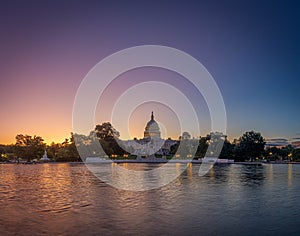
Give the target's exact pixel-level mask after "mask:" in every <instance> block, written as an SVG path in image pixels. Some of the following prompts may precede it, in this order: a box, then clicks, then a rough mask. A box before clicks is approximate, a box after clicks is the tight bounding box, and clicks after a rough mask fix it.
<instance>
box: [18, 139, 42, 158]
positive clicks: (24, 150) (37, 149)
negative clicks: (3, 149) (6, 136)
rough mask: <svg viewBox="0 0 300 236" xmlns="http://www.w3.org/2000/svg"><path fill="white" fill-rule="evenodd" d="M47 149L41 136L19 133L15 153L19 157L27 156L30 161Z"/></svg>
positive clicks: (40, 155)
mask: <svg viewBox="0 0 300 236" xmlns="http://www.w3.org/2000/svg"><path fill="white" fill-rule="evenodd" d="M44 149H45V143H44V140H43V139H42V138H41V137H40V136H36V135H34V136H33V137H32V136H30V135H23V134H18V135H17V136H16V144H15V154H16V155H17V157H19V158H23V157H25V158H27V160H28V161H30V160H31V159H34V158H40V157H42V156H43V153H44Z"/></svg>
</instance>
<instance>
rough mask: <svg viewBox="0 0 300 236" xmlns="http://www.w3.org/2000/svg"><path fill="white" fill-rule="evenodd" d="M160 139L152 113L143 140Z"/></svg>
mask: <svg viewBox="0 0 300 236" xmlns="http://www.w3.org/2000/svg"><path fill="white" fill-rule="evenodd" d="M150 137H151V138H152V137H156V138H160V130H159V126H158V124H157V122H156V121H155V120H154V115H153V112H152V113H151V120H149V121H148V123H147V125H146V128H145V132H144V138H150Z"/></svg>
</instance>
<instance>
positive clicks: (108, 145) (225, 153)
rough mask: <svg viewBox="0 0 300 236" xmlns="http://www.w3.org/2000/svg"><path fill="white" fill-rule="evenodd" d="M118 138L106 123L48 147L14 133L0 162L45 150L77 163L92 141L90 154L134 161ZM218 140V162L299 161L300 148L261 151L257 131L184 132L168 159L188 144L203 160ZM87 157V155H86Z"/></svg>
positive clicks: (1, 148) (3, 148) (0, 154)
mask: <svg viewBox="0 0 300 236" xmlns="http://www.w3.org/2000/svg"><path fill="white" fill-rule="evenodd" d="M119 136H120V135H119V132H118V131H117V130H116V129H115V128H114V127H113V126H112V125H111V124H110V123H109V122H105V123H103V124H101V125H97V126H96V127H95V129H94V130H93V131H92V132H91V133H90V134H89V135H88V136H85V135H79V134H73V133H71V136H70V138H67V139H65V140H64V142H62V143H54V142H52V143H51V144H50V145H47V144H46V143H45V142H44V140H43V138H42V137H40V136H37V135H34V136H31V135H23V134H18V135H17V136H16V138H15V139H16V142H15V144H12V145H0V161H9V160H16V159H26V160H27V161H31V160H33V159H37V160H38V159H40V158H41V157H42V156H43V154H44V152H45V150H46V151H47V155H48V158H50V159H51V160H53V161H58V162H60V161H72V162H76V161H81V158H80V155H79V154H78V151H77V148H76V145H77V146H80V145H83V146H85V147H88V145H92V144H91V143H92V142H91V140H92V139H96V140H97V142H100V144H101V146H102V148H103V151H104V153H96V152H95V153H94V155H103V154H105V155H108V156H109V157H110V158H124V157H125V158H134V156H132V155H131V154H130V152H128V150H127V151H125V150H124V149H123V148H122V147H121V146H120V145H119V143H120V142H117V140H118V139H119ZM183 137H187V138H183ZM218 138H222V139H223V142H222V143H223V146H221V147H219V148H220V150H219V151H220V155H219V158H221V159H233V160H235V161H256V160H260V161H261V160H266V161H277V160H281V161H300V149H295V148H293V147H292V146H291V145H288V146H286V147H282V148H277V147H271V148H265V144H266V142H265V139H264V138H263V137H262V135H261V134H260V133H259V132H255V131H247V132H245V133H244V134H243V135H242V136H241V137H240V138H239V139H237V140H235V141H233V142H230V141H229V140H228V139H227V136H225V135H213V133H211V134H208V135H207V136H205V137H200V138H199V139H191V137H190V135H189V134H188V133H186V132H185V133H184V134H183V136H180V137H179V140H178V141H177V143H176V144H175V145H173V146H171V148H170V156H169V158H172V157H174V158H176V156H175V154H176V155H178V158H185V157H186V156H187V155H188V153H189V147H190V146H189V145H192V146H194V148H195V149H194V150H196V151H195V153H194V155H193V156H194V158H195V159H199V158H203V157H204V156H207V155H209V154H210V153H208V154H207V151H208V147H209V146H210V147H211V146H213V145H214V144H215V143H218V142H216V139H218ZM75 140H76V142H75ZM184 142H189V145H183V146H184V147H185V148H183V149H178V148H179V146H180V144H181V143H184ZM88 154H89V155H90V153H88Z"/></svg>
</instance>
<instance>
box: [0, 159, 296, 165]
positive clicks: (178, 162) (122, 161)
mask: <svg viewBox="0 0 300 236" xmlns="http://www.w3.org/2000/svg"><path fill="white" fill-rule="evenodd" d="M111 163H116V164H122V163H132V164H139V163H141V164H165V163H174V164H189V163H192V164H215V165H232V164H235V165H270V164H276V165H277V164H284V165H285V164H294V165H299V164H300V162H228V163H226V162H216V163H213V162H202V161H199V160H192V161H191V160H138V161H137V160H102V161H99V162H94V163H92V162H91V163H86V162H37V163H33V162H31V163H26V162H24V163H16V162H0V165H2V164H4V165H5V164H8V165H12V164H15V165H36V164H37V165H40V164H89V165H91V164H111Z"/></svg>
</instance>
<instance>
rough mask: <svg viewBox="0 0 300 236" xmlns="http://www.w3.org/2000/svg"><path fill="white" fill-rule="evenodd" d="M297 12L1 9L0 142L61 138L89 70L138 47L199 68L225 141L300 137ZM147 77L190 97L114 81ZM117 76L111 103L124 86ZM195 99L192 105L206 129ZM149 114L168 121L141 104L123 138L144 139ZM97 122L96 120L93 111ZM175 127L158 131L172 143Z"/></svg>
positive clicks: (189, 7)
mask: <svg viewBox="0 0 300 236" xmlns="http://www.w3.org/2000/svg"><path fill="white" fill-rule="evenodd" d="M299 9H300V3H299V2H297V1H291V2H287V1H203V2H202V1H178V2H176V1H48V2H47V1H4V2H2V4H1V8H0V27H1V37H0V42H1V43H0V99H1V123H0V126H1V133H0V143H3V144H9V143H14V142H15V141H14V138H15V136H16V135H17V134H19V133H23V134H30V135H34V134H37V135H40V136H42V137H43V138H44V139H45V141H46V142H47V143H50V142H52V141H54V142H62V141H63V140H64V139H65V138H68V137H69V136H70V132H71V131H72V107H73V101H74V98H75V95H76V91H77V89H78V87H79V85H80V83H81V81H82V79H83V78H84V77H85V75H86V74H87V73H88V72H89V70H90V69H91V68H92V67H93V66H94V65H96V64H97V63H98V62H99V61H100V60H102V59H103V58H105V57H106V56H108V55H110V54H112V53H114V52H116V51H119V50H122V49H125V48H128V47H133V46H137V45H145V44H153V45H155V44H157V45H164V46H169V47H174V48H177V49H179V50H182V51H185V52H186V53H188V54H190V55H192V56H193V57H195V58H196V59H197V60H199V61H200V62H201V63H202V64H203V65H204V66H205V67H206V68H207V69H208V71H209V72H210V73H211V74H212V76H213V77H214V79H215V80H216V82H217V84H218V86H219V88H220V90H221V93H222V95H223V99H224V102H225V106H226V110H227V118H228V129H227V130H228V132H227V133H228V135H229V137H230V138H231V139H232V138H235V137H239V136H240V135H241V134H242V133H243V132H245V131H247V130H252V129H254V130H257V131H260V132H262V134H263V136H265V137H284V138H291V137H294V136H296V135H297V134H298V133H300V123H299V117H300V109H299V107H300V93H299V87H300V77H299V75H300V43H299V42H300V14H299ZM151 76H153V78H154V77H155V78H157V77H161V78H160V79H161V80H171V79H173V81H175V82H174V83H175V84H176V83H177V85H178V86H182V85H183V87H184V88H185V89H187V92H189V86H184V84H181V83H183V82H180V81H181V80H180V78H179V77H178V75H176V74H175V73H171V72H166V71H163V70H158V69H149V68H148V69H146V70H144V71H143V70H141V71H132V72H129V73H128V74H124V75H123V77H124V78H125V77H127V82H128V81H130V80H131V81H132V84H135V83H138V82H142V81H144V80H147V79H149V80H151ZM121 77H122V76H121ZM121 77H120V78H117V79H116V82H115V84H116V85H115V86H114V87H113V86H112V89H111V90H110V91H111V92H110V95H109V96H112V98H116V97H118V95H119V93H120V91H123V90H124V89H125V88H127V87H128V86H129V85H130V83H129V82H128V83H124V82H123V83H122V78H121ZM145 78H147V79H145ZM117 80H119V81H117ZM176 81H177V82H176ZM190 93H191V94H193V93H192V88H191V90H190ZM109 96H108V97H109ZM201 99H202V98H201V96H198V95H197V96H196V95H195V96H194V97H192V100H193V103H197V101H199V104H198V106H199V110H198V112H199V113H200V114H203V117H204V118H203V122H204V123H203V124H201V125H202V126H203V127H206V125H205V124H206V123H205V122H207V119H206V118H205V117H206V116H207V108H205V104H204V103H203V99H202V100H201ZM109 101H110V100H109V99H108V101H107V109H109V106H111V104H110V102H109ZM202 109H203V110H202ZM151 110H154V111H155V110H156V117H157V120H159V119H160V120H161V121H164V122H167V118H168V117H172V112H171V111H170V110H168V109H165V110H164V109H163V106H158V105H157V104H156V105H155V104H154V105H153V107H151V105H149V104H147V107H144V108H142V107H141V108H139V109H138V110H137V111H136V113H134V114H133V115H132V117H131V120H130V122H131V123H130V124H129V127H130V131H131V135H132V137H141V136H142V135H143V129H144V126H145V124H146V122H147V121H148V120H149V118H150V112H151ZM97 114H98V115H97V119H98V121H99V123H100V122H103V121H105V119H106V118H105V116H103V115H102V114H103V113H102V112H101V109H100V110H97ZM174 117H175V116H174ZM173 121H174V122H173ZM176 122H177V121H176V119H175V118H174V119H173V118H172V122H170V125H169V126H168V127H167V129H168V130H169V132H168V134H169V135H170V136H171V137H173V138H177V137H178V136H177V135H179V134H180V133H179V131H178V129H177V128H176V124H177V123H176ZM171 124H173V125H171ZM206 131H209V129H205V128H204V132H206Z"/></svg>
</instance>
